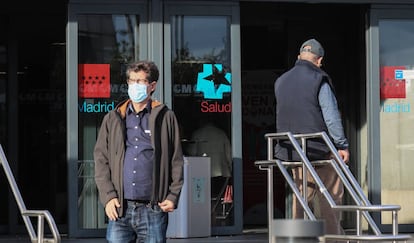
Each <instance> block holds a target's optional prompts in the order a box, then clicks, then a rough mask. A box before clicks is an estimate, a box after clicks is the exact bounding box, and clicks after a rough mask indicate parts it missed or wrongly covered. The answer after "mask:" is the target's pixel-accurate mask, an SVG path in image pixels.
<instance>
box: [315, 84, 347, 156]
mask: <svg viewBox="0 0 414 243" xmlns="http://www.w3.org/2000/svg"><path fill="white" fill-rule="evenodd" d="M318 99H319V104H320V106H321V109H322V114H323V119H324V121H325V123H326V126H327V127H328V132H329V135H330V136H331V137H332V139H333V140H334V144H335V146H336V147H337V148H338V149H346V148H348V146H349V144H348V140H347V139H346V137H345V133H344V128H343V126H342V120H341V115H340V114H339V110H338V104H337V101H336V98H335V95H334V93H333V92H332V89H331V87H330V86H329V84H328V83H326V82H324V83H323V84H322V86H321V89H320V90H319V95H318Z"/></svg>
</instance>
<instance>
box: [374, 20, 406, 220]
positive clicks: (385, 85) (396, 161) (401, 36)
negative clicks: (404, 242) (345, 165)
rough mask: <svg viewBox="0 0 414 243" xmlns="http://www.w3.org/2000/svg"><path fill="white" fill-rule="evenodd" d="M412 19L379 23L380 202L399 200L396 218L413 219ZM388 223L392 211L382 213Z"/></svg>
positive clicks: (387, 202)
mask: <svg viewBox="0 0 414 243" xmlns="http://www.w3.org/2000/svg"><path fill="white" fill-rule="evenodd" d="M413 43H414V21H411V20H384V21H380V23H379V44H380V69H381V73H380V96H381V107H380V127H381V128H380V129H381V136H380V137H381V203H382V204H399V205H401V208H402V209H401V212H400V213H399V217H398V222H401V223H403V224H410V223H411V224H412V223H414V206H413V205H414V204H413V203H412V202H413V196H412V195H414V177H413V176H412V171H413V170H414V164H413V163H412V158H413V157H414V133H412V132H411V131H413V130H414V116H413V112H412V111H411V105H412V104H413V102H414V88H413V83H412V82H413V80H414V79H413V76H412V75H411V77H409V74H410V72H414V60H413V58H412V57H413V56H414V46H413ZM382 220H383V221H384V222H383V223H387V224H390V223H391V215H390V214H389V213H384V214H383V215H382Z"/></svg>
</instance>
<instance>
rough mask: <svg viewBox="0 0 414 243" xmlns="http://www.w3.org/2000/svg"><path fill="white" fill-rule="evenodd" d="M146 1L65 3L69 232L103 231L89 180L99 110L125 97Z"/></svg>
mask: <svg viewBox="0 0 414 243" xmlns="http://www.w3.org/2000/svg"><path fill="white" fill-rule="evenodd" d="M146 9H147V6H146V5H145V4H140V3H128V4H126V3H122V5H120V4H116V3H113V4H111V3H108V2H106V3H105V4H103V3H101V4H97V3H96V4H87V3H85V1H83V2H82V3H79V4H77V3H70V4H69V15H68V16H69V21H68V33H67V34H68V39H67V40H68V44H67V61H68V65H67V67H68V72H67V73H68V76H67V80H68V81H67V87H68V88H67V104H68V162H69V163H68V176H69V193H68V194H69V205H70V206H69V215H70V217H69V230H68V231H69V234H70V235H71V236H74V237H82V236H103V235H104V233H103V232H104V230H105V228H106V224H107V220H108V219H107V217H106V216H105V213H104V212H105V211H104V209H103V206H102V204H101V203H100V201H99V198H98V192H97V189H96V185H95V182H94V162H93V148H94V145H95V142H96V137H97V134H98V131H99V127H100V123H101V121H102V118H103V116H104V115H105V114H106V113H107V112H108V111H110V110H112V109H114V108H115V106H116V105H117V104H118V103H119V102H120V101H121V100H123V99H126V98H127V92H126V91H127V84H126V82H125V80H126V78H125V75H124V73H125V69H126V65H127V64H128V63H129V62H132V61H134V60H138V59H144V58H146V57H147V42H146V39H145V37H146V35H147V31H146V28H147V24H146V23H147V16H146V11H145V10H146Z"/></svg>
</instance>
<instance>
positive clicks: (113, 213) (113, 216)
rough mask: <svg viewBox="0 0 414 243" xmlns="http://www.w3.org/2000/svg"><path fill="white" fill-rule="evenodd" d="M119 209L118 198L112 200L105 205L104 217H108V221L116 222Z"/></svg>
mask: <svg viewBox="0 0 414 243" xmlns="http://www.w3.org/2000/svg"><path fill="white" fill-rule="evenodd" d="M119 207H121V204H119V201H118V198H112V199H111V200H109V202H108V203H107V204H106V205H105V213H106V216H108V218H109V220H117V219H118V211H117V208H119Z"/></svg>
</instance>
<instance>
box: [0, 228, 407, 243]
mask: <svg viewBox="0 0 414 243" xmlns="http://www.w3.org/2000/svg"><path fill="white" fill-rule="evenodd" d="M408 235H411V236H412V238H411V239H410V240H408V241H397V242H405V243H414V233H413V234H408ZM268 239H269V236H268V232H267V229H247V230H244V231H243V233H242V234H241V235H228V236H211V237H200V238H181V239H180V238H174V239H168V240H167V243H212V242H221V243H269V241H268ZM290 240H292V239H290ZM20 242H25V243H31V241H30V239H29V237H28V236H27V235H16V236H12V235H0V243H20ZM74 242H76V243H104V242H107V241H106V240H105V238H77V239H68V238H67V237H65V236H64V235H63V236H61V243H74ZM289 242H295V241H294V240H293V241H289ZM300 242H302V241H300ZM306 242H309V241H306ZM323 242H324V241H323V240H322V241H320V242H319V243H323ZM343 242H344V243H345V242H346V241H343ZM350 242H356V241H350ZM360 242H368V241H360ZM369 242H375V243H385V242H392V241H372V240H371V241H369Z"/></svg>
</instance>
